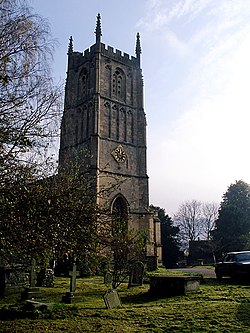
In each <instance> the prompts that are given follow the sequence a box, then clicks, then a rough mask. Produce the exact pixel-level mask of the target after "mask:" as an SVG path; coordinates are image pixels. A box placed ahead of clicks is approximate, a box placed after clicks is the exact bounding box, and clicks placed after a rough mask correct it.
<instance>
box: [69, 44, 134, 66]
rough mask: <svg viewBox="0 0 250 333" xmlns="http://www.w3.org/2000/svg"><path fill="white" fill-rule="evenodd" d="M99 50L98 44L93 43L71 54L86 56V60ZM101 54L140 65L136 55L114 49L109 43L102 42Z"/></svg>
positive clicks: (125, 62) (127, 63) (126, 62)
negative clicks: (82, 50) (81, 50)
mask: <svg viewBox="0 0 250 333" xmlns="http://www.w3.org/2000/svg"><path fill="white" fill-rule="evenodd" d="M96 51H97V44H94V45H92V46H91V47H90V48H88V49H86V50H85V51H84V52H83V53H81V52H73V53H72V54H71V55H72V56H73V57H76V58H78V59H79V57H81V58H82V57H84V58H85V59H86V60H87V59H90V58H92V57H93V54H94V53H95V52H96ZM101 54H102V55H104V56H107V57H108V58H110V59H113V60H115V61H119V62H121V63H124V64H126V65H132V66H139V62H138V59H137V58H136V57H134V56H130V55H129V54H128V53H125V52H122V51H120V50H117V49H114V48H113V47H111V46H109V45H107V46H106V45H105V44H103V43H101Z"/></svg>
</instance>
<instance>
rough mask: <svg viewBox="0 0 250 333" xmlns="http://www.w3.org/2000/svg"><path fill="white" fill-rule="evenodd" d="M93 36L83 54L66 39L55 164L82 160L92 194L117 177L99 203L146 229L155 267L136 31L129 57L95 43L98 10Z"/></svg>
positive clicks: (156, 233) (157, 249) (156, 232)
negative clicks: (92, 183)
mask: <svg viewBox="0 0 250 333" xmlns="http://www.w3.org/2000/svg"><path fill="white" fill-rule="evenodd" d="M95 35H96V41H95V44H94V45H92V46H91V47H90V48H89V49H87V50H85V51H84V53H80V52H75V51H74V50H73V40H72V37H71V38H70V42H69V47H68V70H67V79H66V88H65V106H64V113H63V119H62V124H61V142H60V151H59V167H60V168H65V167H67V162H68V161H72V162H74V161H75V160H76V159H78V160H81V159H82V160H83V159H85V164H84V165H85V167H86V165H88V166H87V167H88V169H89V172H90V173H91V174H92V176H94V179H95V185H94V186H95V189H94V190H95V191H96V193H98V192H100V191H101V190H102V189H105V187H107V186H108V185H107V184H109V186H110V184H111V185H112V182H115V181H116V182H117V180H119V185H118V186H114V190H113V191H111V192H110V194H108V195H107V197H105V199H104V198H102V199H98V200H99V204H104V205H106V206H107V207H109V209H110V211H111V213H113V212H114V211H120V213H123V214H124V213H126V214H127V215H128V216H129V224H130V225H129V228H134V229H136V230H146V231H147V234H148V245H147V253H146V255H147V262H148V265H149V266H155V265H156V262H157V260H161V246H160V223H159V221H158V220H157V219H155V218H154V216H153V215H152V214H151V213H150V212H149V192H148V176H147V163H146V148H147V147H146V116H145V112H144V106H143V79H142V71H141V64H140V60H141V45H140V36H139V33H138V34H137V36H136V48H135V57H133V56H132V57H130V56H129V55H128V54H126V53H122V52H121V51H119V50H114V49H113V47H110V46H107V47H106V46H105V44H103V43H102V42H101V36H102V31H101V18H100V14H98V16H97V22H96V29H95ZM86 151H88V152H89V153H88V154H87V155H88V156H86ZM86 159H88V163H86ZM84 171H86V170H84Z"/></svg>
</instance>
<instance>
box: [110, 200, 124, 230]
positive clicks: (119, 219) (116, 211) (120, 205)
mask: <svg viewBox="0 0 250 333" xmlns="http://www.w3.org/2000/svg"><path fill="white" fill-rule="evenodd" d="M111 212H112V220H113V225H112V233H113V234H120V233H124V232H127V228H128V204H127V201H126V199H125V198H124V197H123V196H122V195H119V196H117V197H116V198H115V200H114V201H113V204H112V208H111Z"/></svg>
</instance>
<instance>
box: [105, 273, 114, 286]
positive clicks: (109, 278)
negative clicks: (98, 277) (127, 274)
mask: <svg viewBox="0 0 250 333" xmlns="http://www.w3.org/2000/svg"><path fill="white" fill-rule="evenodd" d="M112 281H113V275H112V273H111V272H105V273H104V283H105V284H106V285H110V284H111V283H112Z"/></svg>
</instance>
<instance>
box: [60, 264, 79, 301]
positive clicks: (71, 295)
mask: <svg viewBox="0 0 250 333" xmlns="http://www.w3.org/2000/svg"><path fill="white" fill-rule="evenodd" d="M69 276H70V291H69V292H66V294H65V295H64V296H62V302H63V303H67V304H72V303H76V302H79V299H80V297H79V296H78V295H76V294H75V291H76V278H77V276H79V272H78V271H77V270H76V263H75V262H74V263H73V267H72V271H70V272H69Z"/></svg>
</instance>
